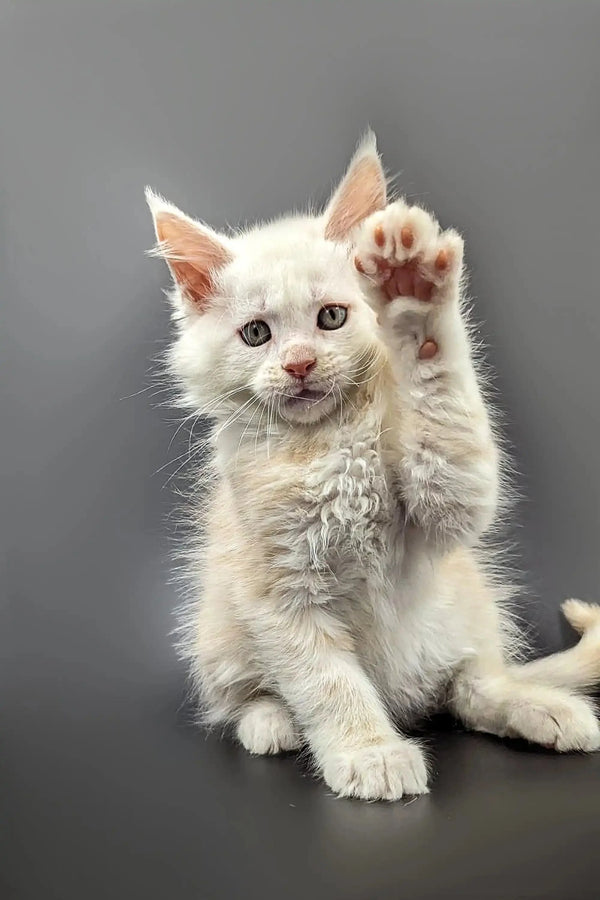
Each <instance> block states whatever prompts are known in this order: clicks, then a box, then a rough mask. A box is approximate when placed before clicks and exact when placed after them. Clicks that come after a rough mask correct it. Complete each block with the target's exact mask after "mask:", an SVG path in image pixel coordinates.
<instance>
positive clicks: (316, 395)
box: [285, 388, 328, 406]
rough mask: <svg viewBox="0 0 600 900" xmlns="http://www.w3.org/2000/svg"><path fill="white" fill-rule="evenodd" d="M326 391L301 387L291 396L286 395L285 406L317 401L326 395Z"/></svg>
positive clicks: (302, 404)
mask: <svg viewBox="0 0 600 900" xmlns="http://www.w3.org/2000/svg"><path fill="white" fill-rule="evenodd" d="M327 393H328V392H327V391H317V390H315V389H314V388H303V389H302V390H301V391H299V392H298V393H297V394H295V395H294V396H293V397H286V398H285V404H286V406H304V405H306V404H310V403H318V402H319V401H320V400H324V399H325V397H326V396H327Z"/></svg>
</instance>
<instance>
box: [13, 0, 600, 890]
mask: <svg viewBox="0 0 600 900" xmlns="http://www.w3.org/2000/svg"><path fill="white" fill-rule="evenodd" d="M599 36H600V6H599V5H598V4H597V3H595V2H591V0H585V2H583V0H582V2H567V0H564V2H542V0H538V2H534V0H530V2H511V0H503V2H497V3H490V2H487V3H476V2H467V0H447V2H422V3H420V4H419V3H407V2H398V0H394V2H392V0H389V2H377V0H372V2H366V0H354V2H349V0H345V2H341V0H326V2H322V0H321V2H316V0H313V2H311V0H302V2H300V0H296V2H294V0H277V2H270V3H269V2H258V0H254V2H242V0H237V2H235V3H230V2H225V0H223V2H220V3H218V4H217V3H209V2H192V0H188V2H167V0H165V2H152V0H137V2H136V0H120V2H116V0H115V2H90V0H87V2H84V0H79V2H70V3H68V2H59V0H44V2H42V0H40V2H38V3H35V2H28V0H20V2H19V3H16V2H14V3H10V2H6V0H4V2H2V3H1V4H0V97H1V108H0V128H1V130H2V150H1V155H0V186H1V204H0V206H1V228H2V230H1V236H0V279H1V298H2V332H1V333H2V338H1V339H2V360H3V378H2V402H3V412H2V417H1V421H2V451H3V452H2V478H3V487H4V499H3V502H2V511H3V513H4V514H5V522H3V529H4V531H3V547H4V549H5V550H6V551H7V553H6V557H5V562H6V566H5V572H6V575H7V584H8V592H7V595H6V596H7V600H6V602H5V604H4V605H3V615H2V627H1V630H0V652H1V673H0V675H1V678H0V694H1V704H0V705H1V722H0V742H1V745H2V755H3V765H2V788H1V790H2V798H0V799H1V803H0V809H1V810H2V811H1V813H0V830H1V832H2V838H3V840H5V841H6V847H5V852H4V853H3V854H2V858H3V860H4V863H3V875H2V876H1V877H3V878H4V879H6V890H5V893H4V895H3V896H5V897H6V898H7V900H25V898H27V900H29V898H39V897H42V896H43V897H48V898H57V900H58V898H60V900H71V898H73V900H75V898H77V900H83V898H85V900H96V898H109V897H110V898H137V897H142V896H144V897H146V898H149V900H153V898H156V900H164V898H167V897H169V898H186V900H187V898H188V897H189V898H192V897H201V898H213V897H215V898H234V897H246V896H257V897H259V896H260V897H270V896H273V897H276V896H286V897H290V898H295V897H303V896H306V895H309V896H311V897H315V898H316V897H343V898H365V900H372V898H387V897H397V896H400V895H401V894H403V893H404V891H407V892H408V891H410V894H411V896H412V897H413V898H415V900H418V898H424V897H436V898H438V897H441V896H449V897H454V896H456V897H459V896H460V897H462V898H465V897H474V898H482V897H502V898H504V900H506V898H509V897H510V898H512V897H519V898H523V897H544V898H554V897H567V896H571V895H573V896H578V897H592V896H594V897H595V896H597V879H598V875H600V865H599V864H598V862H597V861H595V862H594V861H593V860H594V859H596V858H597V846H598V841H597V839H598V834H599V828H598V820H599V817H600V799H599V791H598V777H599V776H600V761H599V760H598V759H595V758H575V757H573V758H558V757H555V756H552V755H548V754H544V753H542V752H538V751H528V750H526V748H524V747H521V746H518V745H510V746H504V745H502V744H501V743H500V742H498V741H495V740H493V739H491V738H485V737H481V736H464V735H462V734H461V733H460V732H458V731H457V730H452V728H449V727H448V726H446V725H445V724H444V723H441V724H440V727H439V728H437V729H436V731H435V733H434V734H433V735H432V737H431V738H430V740H431V743H432V747H433V750H434V755H435V760H436V764H435V770H436V776H435V780H434V783H433V793H432V794H431V795H430V796H429V797H426V798H422V799H420V800H418V801H417V802H415V803H411V804H409V805H403V804H397V805H395V806H383V805H368V804H358V803H352V802H346V801H336V800H334V799H333V798H332V797H330V796H328V795H327V792H326V791H325V789H324V788H323V786H322V785H320V784H318V783H316V782H314V781H313V780H312V779H311V778H310V776H308V775H307V774H306V773H305V772H304V773H303V770H302V768H301V767H299V766H298V764H297V763H296V762H295V761H294V760H293V759H282V760H251V759H249V758H248V757H246V756H245V755H244V754H243V753H242V752H241V751H240V750H238V749H237V748H235V747H233V746H231V745H228V744H227V743H220V742H219V741H218V740H217V738H213V737H210V738H208V739H207V738H206V737H205V736H204V735H203V734H202V733H200V732H198V731H197V730H195V729H194V728H193V727H192V726H191V724H190V712H189V709H188V708H187V707H186V705H185V701H184V697H185V678H184V672H183V671H182V669H181V666H180V665H179V663H178V662H177V661H176V659H175V657H174V654H173V651H172V649H171V641H170V637H169V630H170V629H171V627H172V625H173V619H172V609H173V606H174V603H175V596H174V591H173V588H172V587H170V586H168V584H167V577H168V572H169V566H170V564H169V561H168V552H169V547H170V538H171V537H173V536H174V527H173V524H172V517H171V516H170V511H171V509H172V506H173V504H174V499H175V498H174V497H173V492H172V490H171V489H170V486H167V487H166V488H164V487H163V485H164V483H165V481H166V479H167V477H168V475H169V473H170V472H172V471H174V469H175V468H176V467H177V464H174V465H172V466H171V468H169V467H167V469H164V470H163V471H161V472H158V471H157V470H159V469H160V467H161V466H163V465H164V464H165V463H166V462H168V461H169V460H171V459H174V458H175V457H177V456H178V455H179V454H180V453H183V452H184V450H185V447H186V440H187V435H185V434H184V433H183V430H182V432H181V433H180V434H179V435H178V436H177V437H176V439H175V441H174V442H173V444H172V445H171V446H170V447H169V441H170V440H171V437H172V435H173V432H174V431H175V427H176V420H175V418H174V416H173V414H172V413H169V412H168V411H167V410H165V409H162V408H156V406H155V405H154V404H156V402H158V401H159V400H160V399H161V398H160V396H154V397H153V390H152V389H150V390H147V391H143V392H142V393H137V392H140V391H142V389H143V388H144V387H145V386H148V385H151V384H152V381H151V379H150V378H149V374H148V373H149V371H150V369H151V368H152V363H151V361H152V359H153V357H155V356H156V355H157V353H159V352H160V351H161V349H162V348H163V346H164V343H165V339H166V336H167V330H168V318H167V312H166V304H165V302H164V298H163V297H162V295H161V287H164V286H165V285H166V283H167V273H166V268H165V267H164V266H163V265H162V264H161V263H158V262H150V261H148V260H146V259H145V258H144V256H143V251H144V250H145V249H146V248H148V247H149V246H150V245H151V243H152V230H151V224H150V219H149V215H148V212H147V210H146V208H145V205H144V202H143V194H142V190H143V187H144V185H145V184H147V183H149V184H151V185H153V186H154V187H155V188H156V189H158V190H160V191H161V192H162V193H164V194H165V195H166V196H167V197H169V198H170V199H171V200H173V201H174V202H175V203H177V204H179V205H181V206H182V207H184V208H185V209H186V210H188V211H189V212H191V213H192V214H196V215H199V216H201V217H203V218H205V219H207V220H209V221H210V222H211V223H212V224H214V225H215V226H220V225H222V224H224V223H225V222H238V221H240V220H246V219H254V218H257V217H266V216H271V215H274V214H276V213H278V212H281V211H283V210H284V209H286V208H289V207H293V206H297V205H302V204H304V203H305V201H306V200H307V198H308V197H309V196H311V197H312V198H313V199H314V200H320V199H323V198H324V197H325V196H326V194H327V192H328V190H329V188H330V187H331V184H332V182H333V180H334V179H336V178H337V177H339V175H340V174H341V172H342V170H343V168H344V166H345V163H346V161H347V159H348V157H349V155H350V153H351V151H352V149H353V145H354V143H355V141H356V139H357V137H358V136H359V134H360V133H361V132H362V130H363V129H364V128H365V126H366V125H367V123H370V124H371V125H372V126H373V127H374V128H375V129H376V131H377V133H378V136H379V142H380V147H381V150H382V152H383V154H384V158H385V161H386V162H387V164H388V166H389V167H390V168H391V169H392V171H397V172H399V173H400V174H399V177H398V185H399V186H400V187H401V188H402V189H403V190H404V191H406V192H407V193H408V194H409V195H410V196H411V197H413V198H415V199H416V200H421V201H423V202H425V203H426V204H428V205H430V206H431V207H432V208H433V209H435V210H436V211H437V212H438V213H439V215H440V217H441V220H442V222H443V223H444V224H454V225H456V226H457V227H459V228H460V229H461V230H462V231H463V232H464V234H465V236H466V240H467V248H468V261H469V265H470V268H471V272H472V281H471V290H472V293H473V296H474V297H475V301H476V302H475V305H476V311H477V315H478V317H479V319H480V320H481V321H482V323H483V324H482V327H481V334H482V336H483V337H484V338H485V339H486V341H487V342H488V343H489V345H490V350H489V353H488V357H489V359H490V362H491V363H492V365H493V366H494V368H495V369H496V371H497V372H498V377H497V379H496V384H497V387H498V401H499V405H500V407H501V408H502V410H503V411H504V414H505V426H506V427H505V430H506V434H507V437H508V439H509V440H510V442H511V444H512V446H513V455H514V458H515V460H516V463H517V467H518V471H519V473H520V474H519V477H518V484H519V487H520V489H521V491H522V492H523V493H524V494H525V495H526V497H527V501H526V502H524V503H523V504H522V505H521V507H520V508H519V510H518V513H517V518H518V526H517V525H515V527H514V528H513V529H512V535H513V536H514V537H515V539H517V540H518V542H519V545H520V547H521V548H522V555H521V561H522V564H523V566H524V568H525V569H526V571H527V572H528V574H527V576H526V582H527V584H528V586H529V588H530V589H531V597H530V598H529V599H527V600H525V599H524V600H523V608H522V614H523V616H524V618H525V620H527V621H528V622H530V623H532V624H533V625H535V626H536V629H537V635H538V640H539V645H540V647H541V648H545V649H555V648H556V647H558V646H560V645H561V644H562V643H563V642H566V641H569V640H572V636H571V635H569V634H568V631H567V629H566V628H565V627H564V626H563V625H561V624H560V619H559V615H558V604H559V602H560V600H561V599H563V598H564V597H565V596H567V595H577V596H581V597H587V598H594V597H598V594H599V593H600V578H599V574H600V571H599V553H598V548H599V540H598V538H599V527H598V526H599V515H600V483H599V479H598V475H597V457H598V450H597V448H598V441H599V440H600V421H599V408H600V404H599V403H598V374H597V366H598V355H597V348H598V342H599V338H600V312H599V302H598V296H597V283H598V254H599V248H598V239H599V234H598V230H599V229H598V216H597V204H598V199H599V198H598V150H599V140H598V139H599V136H600V126H599V114H598V92H599V88H600V78H599V69H600V55H599V54H598V39H599ZM132 394H133V395H134V396H132V397H129V399H122V398H125V397H128V396H129V395H132ZM538 598H539V599H538ZM303 774H304V776H305V777H303ZM594 883H595V887H594Z"/></svg>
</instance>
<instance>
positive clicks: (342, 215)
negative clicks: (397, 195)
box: [325, 156, 386, 241]
mask: <svg viewBox="0 0 600 900" xmlns="http://www.w3.org/2000/svg"><path fill="white" fill-rule="evenodd" d="M385 202H386V186H385V177H384V175H383V172H382V170H381V166H380V164H379V160H378V159H377V158H376V157H370V156H367V157H363V158H362V159H359V160H358V162H357V163H355V165H354V166H352V168H351V170H350V172H349V174H348V175H347V177H346V178H345V180H344V181H343V182H342V185H341V187H340V189H339V193H338V196H336V197H335V198H334V204H333V209H332V210H331V213H330V216H329V219H328V220H327V225H326V226H325V237H326V238H327V240H330V241H342V240H344V239H345V238H346V237H347V236H348V233H349V232H350V231H352V229H353V228H355V227H356V226H357V225H358V224H359V223H360V222H362V220H363V219H366V217H367V216H370V215H371V213H374V212H376V211H377V210H378V209H384V208H385Z"/></svg>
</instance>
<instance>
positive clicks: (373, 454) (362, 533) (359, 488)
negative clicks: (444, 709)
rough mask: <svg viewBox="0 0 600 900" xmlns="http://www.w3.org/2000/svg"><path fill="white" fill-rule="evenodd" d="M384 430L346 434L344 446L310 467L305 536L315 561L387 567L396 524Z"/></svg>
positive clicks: (341, 443)
mask: <svg viewBox="0 0 600 900" xmlns="http://www.w3.org/2000/svg"><path fill="white" fill-rule="evenodd" d="M378 432H379V429H378V428H376V427H375V426H374V423H373V425H372V426H371V427H370V428H369V427H366V428H364V429H362V430H361V431H355V432H354V433H353V434H342V435H341V436H340V440H339V444H338V445H337V446H335V447H333V448H331V449H330V450H329V451H328V452H327V453H326V454H324V455H323V456H322V457H321V458H319V459H315V460H313V461H312V462H311V464H310V465H309V466H308V469H307V471H306V473H305V476H304V479H303V488H304V491H303V492H304V498H305V522H304V526H305V537H306V540H307V545H308V547H309V550H310V554H311V558H312V561H313V563H315V564H316V565H319V564H323V565H327V564H331V561H332V559H337V560H339V559H344V560H345V561H348V557H349V556H350V557H355V558H356V557H358V558H360V560H361V564H362V565H363V566H364V567H365V568H368V567H369V566H372V565H375V564H377V565H378V566H379V565H380V564H381V560H382V556H383V554H384V551H385V550H386V548H387V547H388V546H389V542H390V532H391V530H392V529H393V528H394V526H395V521H396V514H395V510H396V507H397V503H394V497H393V492H392V488H391V479H390V475H389V472H387V471H386V468H385V465H384V461H383V456H382V451H381V447H380V441H379V437H378Z"/></svg>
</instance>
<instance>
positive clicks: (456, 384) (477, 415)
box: [355, 201, 499, 550]
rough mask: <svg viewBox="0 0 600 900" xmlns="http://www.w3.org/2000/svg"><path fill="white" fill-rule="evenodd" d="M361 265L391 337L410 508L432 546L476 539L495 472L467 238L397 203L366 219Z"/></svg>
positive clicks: (489, 513) (493, 496) (491, 508)
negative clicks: (467, 289) (474, 334)
mask: <svg viewBox="0 0 600 900" xmlns="http://www.w3.org/2000/svg"><path fill="white" fill-rule="evenodd" d="M355 263H356V267H357V269H358V271H359V272H361V273H362V275H363V279H364V282H365V291H366V293H367V294H368V295H369V297H370V299H371V301H372V303H373V304H374V306H375V307H376V308H377V310H378V313H379V318H380V322H381V326H382V328H383V331H384V334H385V336H386V339H387V341H388V343H389V344H390V345H391V351H392V352H391V357H392V365H393V367H394V370H395V375H396V381H397V384H398V392H399V398H398V400H399V406H400V410H401V415H400V423H399V426H398V427H399V434H400V445H401V459H400V460H399V461H398V473H399V480H400V485H401V491H402V495H403V500H404V502H405V504H406V509H407V515H408V517H409V519H410V521H411V522H412V523H414V524H415V525H417V526H418V527H419V531H420V533H421V534H422V535H425V537H426V540H427V543H428V545H429V546H434V547H436V548H438V549H443V550H445V549H447V548H448V547H451V546H452V545H454V544H456V543H457V542H460V543H472V542H473V541H475V540H476V539H477V538H478V537H479V536H480V534H481V533H482V532H483V531H484V530H485V529H486V528H487V526H488V525H489V524H490V523H491V521H492V519H493V516H494V512H495V509H496V505H497V498H498V481H499V479H498V453H497V450H496V447H495V444H494V441H493V438H492V433H491V429H490V424H489V419H488V415H487V410H486V406H485V403H484V401H483V398H482V396H481V393H480V390H479V387H478V383H477V377H476V374H475V370H474V368H473V363H472V358H471V349H470V345H469V339H468V334H467V330H466V328H465V324H464V322H463V319H462V316H461V309H460V283H461V277H462V272H463V242H462V239H461V237H460V235H459V234H457V232H455V231H452V230H449V231H442V232H440V229H439V226H438V223H437V222H436V221H435V219H433V218H432V217H431V216H430V215H429V214H428V213H427V212H425V211H424V210H422V209H420V208H419V207H409V206H407V205H406V204H405V203H404V202H403V201H398V202H396V203H392V204H391V205H390V206H388V207H387V209H385V210H383V211H381V212H377V213H375V214H374V215H372V216H370V217H369V218H368V219H367V220H366V221H365V223H364V225H363V226H362V227H361V230H360V233H359V236H358V240H357V246H356V258H355Z"/></svg>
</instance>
